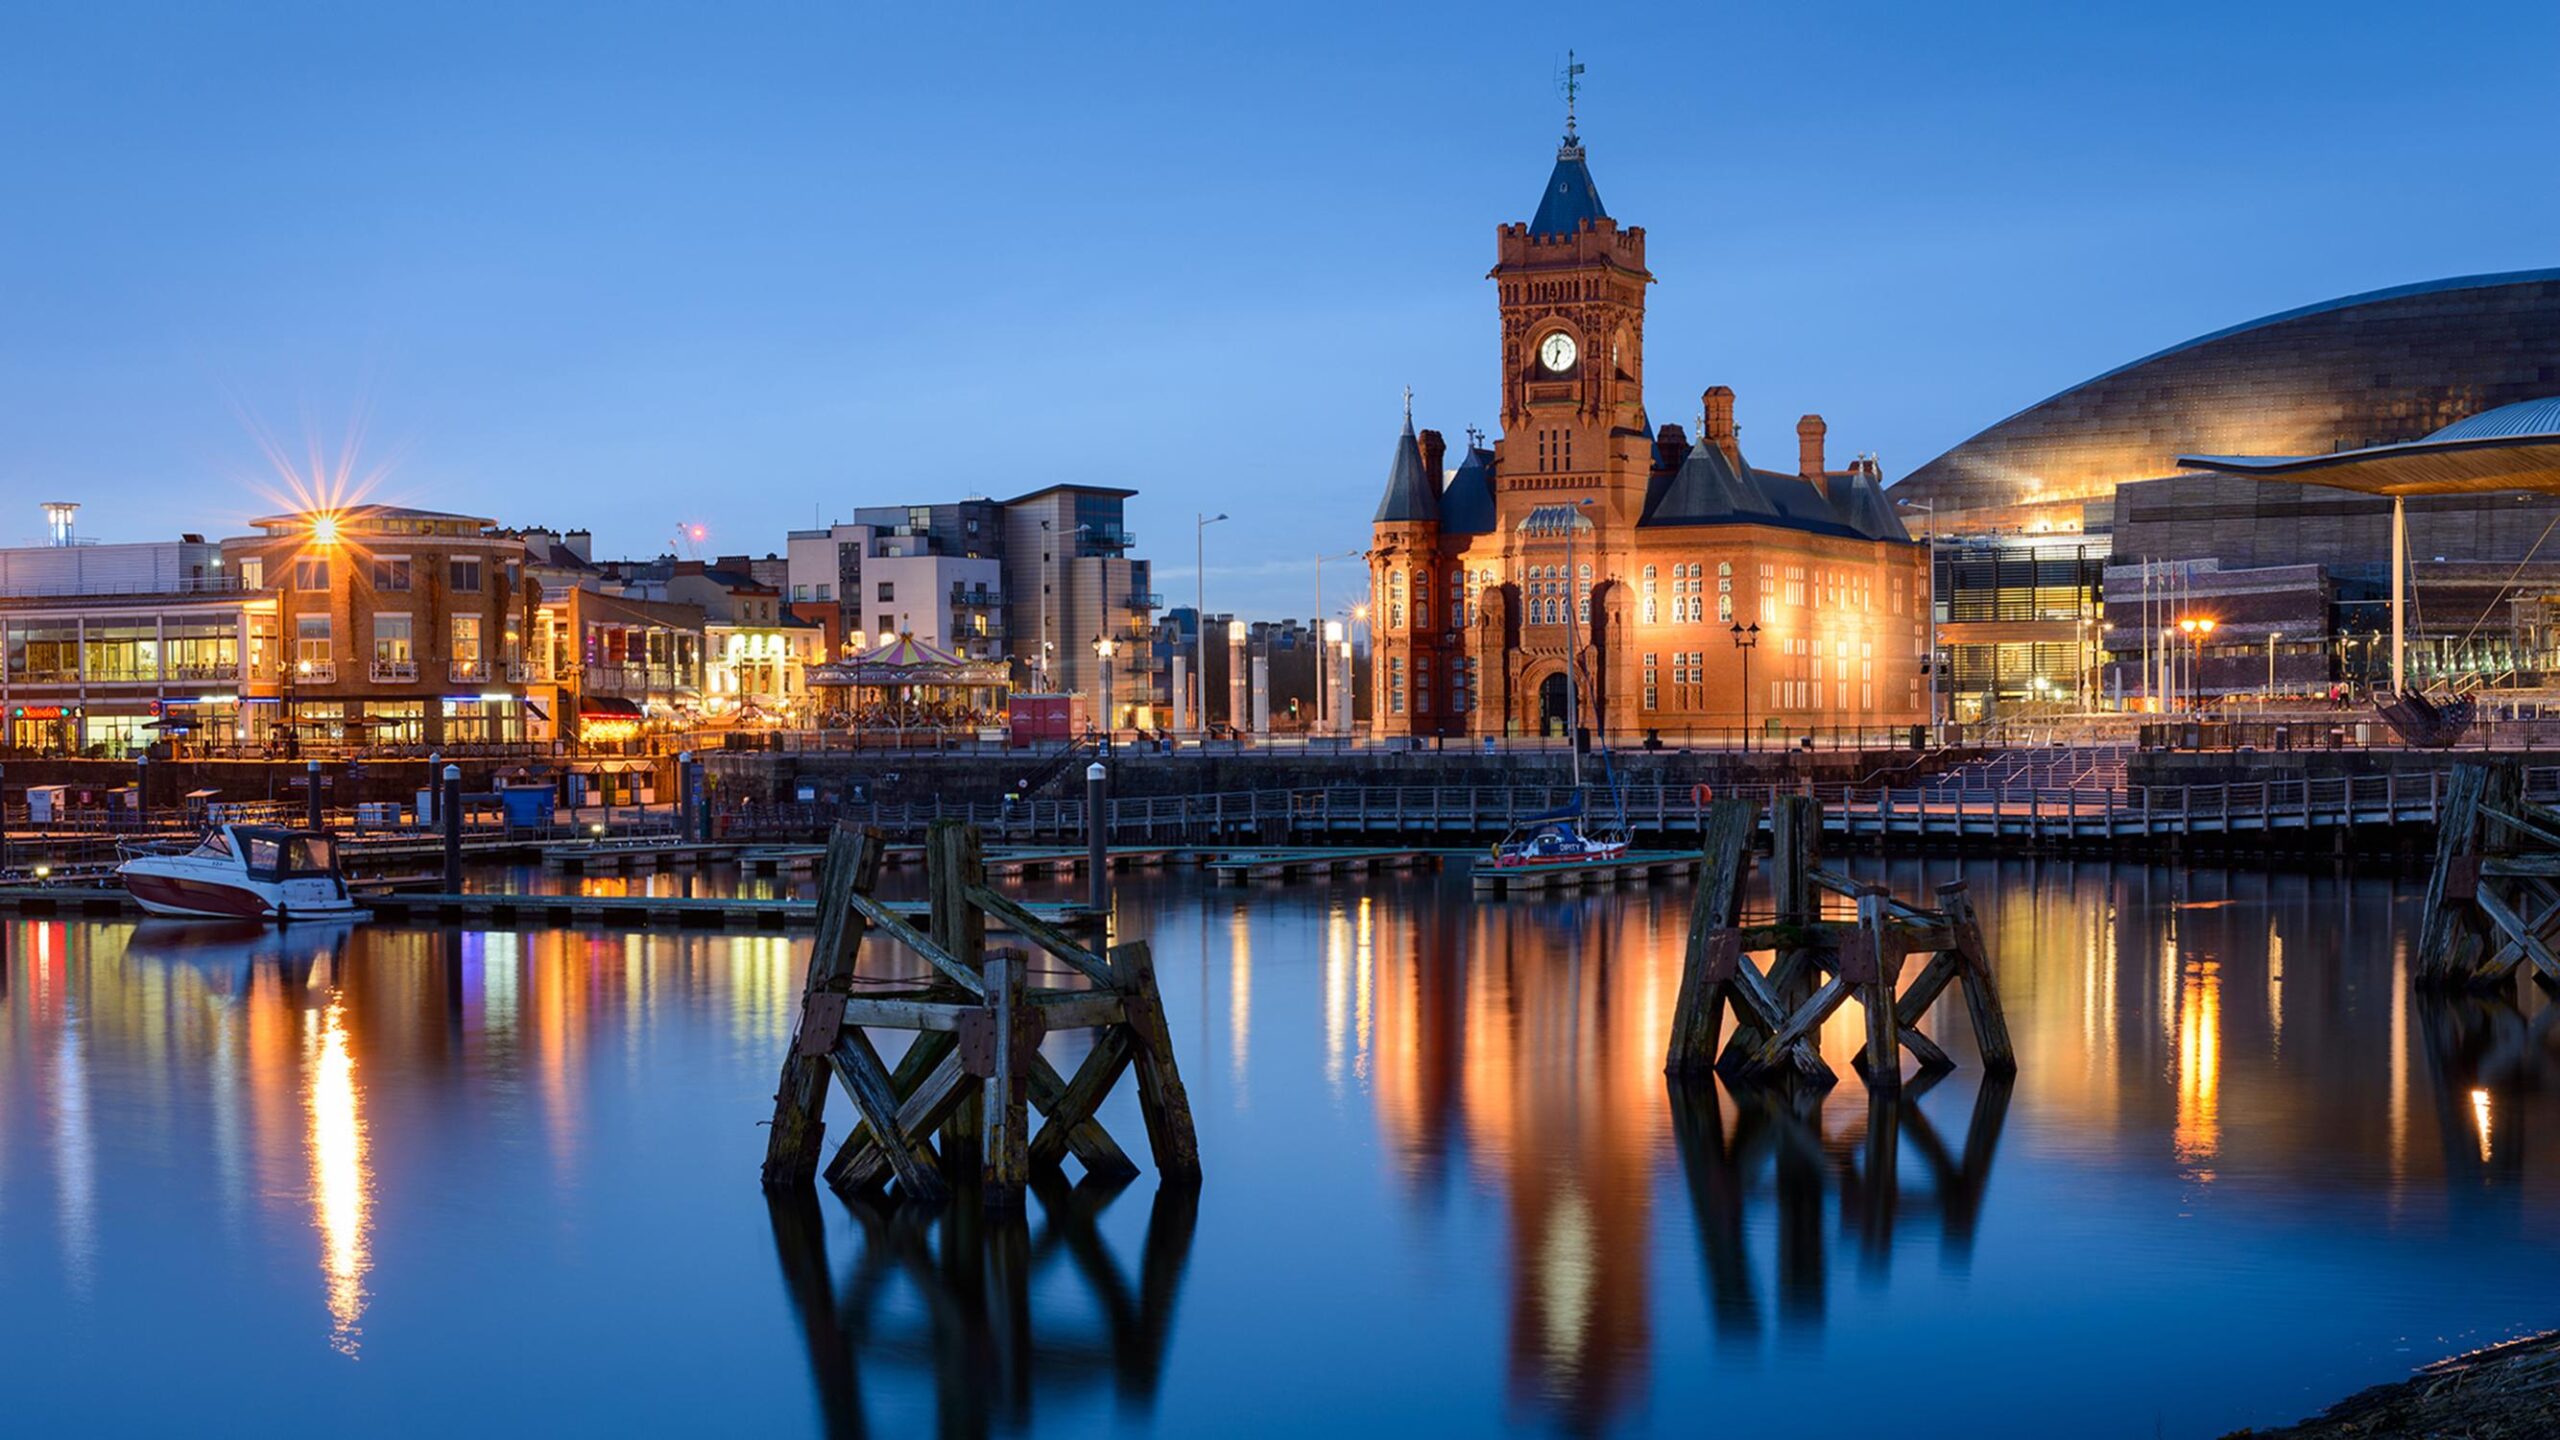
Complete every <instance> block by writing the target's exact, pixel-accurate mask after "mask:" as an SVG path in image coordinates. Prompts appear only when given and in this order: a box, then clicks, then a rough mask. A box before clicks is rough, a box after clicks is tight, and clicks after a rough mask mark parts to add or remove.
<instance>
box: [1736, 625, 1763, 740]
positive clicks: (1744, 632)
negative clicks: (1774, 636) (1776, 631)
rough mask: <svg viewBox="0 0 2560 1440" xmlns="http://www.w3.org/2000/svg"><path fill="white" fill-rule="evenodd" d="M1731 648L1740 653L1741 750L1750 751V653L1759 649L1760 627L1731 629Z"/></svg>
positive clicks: (1739, 626) (1737, 626) (1738, 626)
mask: <svg viewBox="0 0 2560 1440" xmlns="http://www.w3.org/2000/svg"><path fill="white" fill-rule="evenodd" d="M1733 648H1734V649H1736V650H1739V651H1741V652H1742V749H1743V753H1745V754H1748V753H1750V750H1751V652H1752V651H1754V650H1757V649H1759V648H1760V626H1759V624H1758V622H1756V621H1755V622H1753V623H1752V624H1751V625H1750V626H1749V627H1747V628H1746V627H1744V626H1741V625H1736V626H1734V627H1733Z"/></svg>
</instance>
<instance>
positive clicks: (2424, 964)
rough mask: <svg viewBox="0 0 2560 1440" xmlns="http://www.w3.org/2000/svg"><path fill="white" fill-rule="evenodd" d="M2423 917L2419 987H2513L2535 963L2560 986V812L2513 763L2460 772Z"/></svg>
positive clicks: (2448, 797) (2439, 834) (2441, 823)
mask: <svg viewBox="0 0 2560 1440" xmlns="http://www.w3.org/2000/svg"><path fill="white" fill-rule="evenodd" d="M2420 916H2421V918H2420V922H2419V925H2420V929H2419V932H2418V952H2417V974H2416V977H2415V978H2416V981H2417V983H2418V985H2419V986H2420V987H2421V988H2424V989H2443V990H2497V989H2504V988H2509V987H2511V986H2512V985H2513V983H2514V980H2515V977H2516V974H2517V971H2518V967H2520V966H2522V965H2525V964H2528V963H2530V964H2531V965H2532V967H2533V970H2534V973H2535V974H2536V975H2537V976H2538V977H2539V978H2540V979H2542V980H2543V981H2545V982H2547V983H2551V984H2560V953H2555V950H2560V808H2555V807H2553V806H2550V805H2545V804H2542V803H2540V802H2538V801H2534V800H2530V799H2527V798H2526V796H2525V786H2524V774H2523V771H2522V770H2521V769H2520V768H2519V767H2518V766H2516V765H2515V764H2514V763H2513V762H2499V763H2490V764H2473V763H2466V764H2463V765H2459V766H2456V767H2455V768H2454V771H2453V775H2452V779H2451V781H2450V783H2449V784H2448V786H2447V788H2446V794H2445V801H2444V809H2443V813H2442V814H2441V816H2440V817H2439V819H2438V823H2437V826H2436V859H2435V869H2434V871H2433V872H2432V873H2431V874H2430V875H2429V876H2428V879H2427V895H2426V901H2425V904H2424V908H2423V909H2422V910H2421V911H2420Z"/></svg>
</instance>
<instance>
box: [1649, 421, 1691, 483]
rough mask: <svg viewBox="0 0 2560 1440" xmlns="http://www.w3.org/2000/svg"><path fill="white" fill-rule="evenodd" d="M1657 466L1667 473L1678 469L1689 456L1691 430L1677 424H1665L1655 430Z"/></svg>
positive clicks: (1654, 446)
mask: <svg viewBox="0 0 2560 1440" xmlns="http://www.w3.org/2000/svg"><path fill="white" fill-rule="evenodd" d="M1653 450H1654V455H1655V457H1656V458H1655V462H1654V463H1655V467H1656V468H1657V469H1659V470H1660V471H1662V472H1663V473H1665V474H1668V473H1669V472H1671V471H1673V470H1677V469H1679V468H1680V466H1681V465H1682V464H1683V463H1684V462H1686V461H1687V460H1688V458H1689V432H1688V431H1686V430H1683V429H1681V428H1680V427H1679V426H1677V425H1665V426H1663V427H1662V428H1661V429H1660V430H1657V431H1655V432H1654V437H1653Z"/></svg>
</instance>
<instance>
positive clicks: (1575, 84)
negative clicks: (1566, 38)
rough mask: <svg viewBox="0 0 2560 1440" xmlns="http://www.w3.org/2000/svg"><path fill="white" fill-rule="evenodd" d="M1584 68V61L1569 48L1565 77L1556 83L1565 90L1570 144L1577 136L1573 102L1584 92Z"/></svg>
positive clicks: (1566, 125)
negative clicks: (1574, 126) (1577, 58)
mask: <svg viewBox="0 0 2560 1440" xmlns="http://www.w3.org/2000/svg"><path fill="white" fill-rule="evenodd" d="M1583 68H1584V67H1583V64H1582V62H1581V61H1579V60H1576V59H1574V58H1573V52H1572V51H1570V50H1567V51H1566V52H1564V78H1563V79H1561V80H1559V81H1557V82H1556V85H1557V88H1559V89H1561V90H1563V91H1564V138H1565V141H1566V143H1568V144H1570V143H1571V142H1572V141H1573V139H1574V138H1575V137H1574V129H1573V102H1574V100H1575V99H1576V98H1577V97H1579V96H1580V95H1581V94H1582V71H1583Z"/></svg>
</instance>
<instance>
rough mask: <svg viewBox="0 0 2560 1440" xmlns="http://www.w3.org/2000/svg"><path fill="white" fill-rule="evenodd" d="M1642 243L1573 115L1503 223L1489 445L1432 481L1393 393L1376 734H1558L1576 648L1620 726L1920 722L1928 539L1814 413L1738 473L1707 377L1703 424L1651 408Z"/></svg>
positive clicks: (1376, 566) (1377, 627) (1720, 392)
mask: <svg viewBox="0 0 2560 1440" xmlns="http://www.w3.org/2000/svg"><path fill="white" fill-rule="evenodd" d="M1644 240H1645V237H1644V231H1643V229H1642V228H1640V227H1635V226H1628V227H1624V228H1621V227H1620V226H1619V224H1618V222H1617V221H1616V220H1615V219H1613V218H1611V217H1610V215H1609V214H1608V212H1607V211H1606V210H1604V209H1603V208H1602V207H1601V203H1600V196H1599V193H1598V191H1597V189H1596V188H1595V187H1594V186H1593V184H1592V180H1591V172H1590V170H1589V168H1588V167H1587V166H1586V165H1585V163H1584V158H1583V151H1582V147H1581V145H1580V143H1579V141H1578V140H1577V139H1576V138H1575V137H1574V135H1573V134H1572V133H1571V132H1570V130H1568V132H1567V134H1566V137H1565V142H1564V144H1563V146H1562V147H1561V148H1560V149H1559V150H1558V151H1557V154H1556V165H1555V172H1554V174H1553V175H1552V176H1550V177H1549V179H1548V182H1547V189H1546V193H1545V195H1544V196H1543V197H1542V198H1541V200H1540V201H1539V204H1538V210H1537V214H1536V216H1535V218H1533V219H1531V220H1530V221H1529V223H1527V224H1525V225H1518V224H1513V225H1504V226H1502V227H1500V229H1499V231H1498V232H1497V237H1496V257H1495V264H1494V268H1493V275H1492V278H1493V280H1494V282H1495V287H1496V303H1497V305H1498V306H1499V309H1500V313H1501V322H1502V325H1501V336H1502V340H1501V352H1500V355H1499V357H1498V358H1499V364H1500V367H1501V394H1502V431H1503V433H1502V435H1501V437H1500V438H1498V439H1496V440H1495V441H1494V442H1493V445H1492V447H1491V448H1490V449H1487V448H1485V447H1483V446H1482V445H1480V444H1477V443H1474V442H1473V441H1472V440H1471V441H1470V443H1469V445H1468V447H1467V450H1466V453H1465V454H1464V455H1463V456H1462V457H1461V458H1460V460H1459V463H1458V465H1457V467H1456V469H1455V472H1454V473H1453V474H1448V475H1447V479H1446V481H1445V483H1444V480H1443V476H1444V473H1447V472H1445V471H1444V462H1445V459H1446V447H1445V445H1444V443H1443V441H1442V440H1441V437H1440V435H1439V434H1438V433H1437V432H1435V431H1430V430H1425V431H1422V432H1420V433H1419V434H1417V433H1416V432H1415V430H1414V428H1413V418H1412V415H1411V413H1410V412H1411V406H1410V402H1408V405H1407V414H1406V417H1405V427H1404V433H1403V435H1402V436H1401V437H1399V438H1398V440H1397V441H1396V450H1395V459H1394V462H1393V464H1392V466H1391V467H1390V469H1389V472H1388V478H1387V490H1386V496H1385V498H1384V499H1383V500H1382V501H1381V502H1380V504H1379V506H1378V512H1377V517H1376V522H1375V533H1374V539H1373V548H1372V549H1371V551H1370V555H1369V568H1370V586H1371V589H1370V600H1371V604H1372V607H1373V608H1372V617H1373V627H1374V628H1373V630H1372V634H1373V636H1374V640H1373V643H1372V648H1371V654H1372V664H1373V665H1374V667H1375V675H1374V679H1375V683H1376V691H1375V696H1376V698H1375V702H1374V709H1373V716H1374V720H1373V726H1374V729H1375V731H1376V733H1378V734H1381V735H1450V736H1470V735H1506V734H1508V735H1525V734H1556V733H1561V732H1562V730H1563V728H1564V726H1565V724H1566V717H1567V712H1568V708H1569V692H1568V686H1567V683H1566V666H1567V664H1568V663H1570V664H1571V665H1572V666H1573V667H1574V674H1575V676H1576V677H1577V679H1578V687H1579V702H1580V709H1581V720H1582V723H1583V724H1584V725H1585V726H1587V727H1589V728H1590V729H1591V730H1592V731H1593V732H1594V733H1595V734H1599V735H1604V736H1610V737H1616V738H1620V739H1637V738H1641V737H1642V736H1644V735H1645V734H1647V733H1648V732H1659V733H1660V734H1661V735H1662V736H1663V738H1664V739H1666V740H1673V739H1677V738H1680V737H1682V736H1683V735H1695V736H1697V737H1698V738H1701V739H1706V738H1713V737H1714V736H1716V735H1717V734H1719V733H1721V734H1724V735H1732V734H1735V733H1738V732H1739V731H1740V730H1741V729H1742V728H1743V727H1745V726H1746V725H1747V726H1748V727H1749V728H1750V729H1751V730H1753V731H1757V732H1762V733H1776V734H1797V733H1802V732H1804V731H1806V730H1808V729H1813V728H1823V729H1832V728H1861V729H1880V728H1883V727H1887V726H1899V725H1907V724H1912V723H1917V722H1920V721H1923V720H1926V719H1927V718H1928V699H1927V694H1926V689H1925V686H1924V685H1923V683H1922V671H1921V665H1920V660H1921V655H1922V652H1923V650H1924V648H1925V643H1926V616H1925V614H1924V609H1925V604H1926V595H1927V586H1928V572H1927V568H1926V567H1927V556H1926V553H1925V551H1924V549H1923V547H1922V546H1921V545H1919V544H1917V543H1915V542H1914V541H1913V540H1912V538H1911V536H1910V535H1909V534H1908V533H1907V532H1906V531H1905V530H1904V528H1903V526H1902V525H1901V523H1900V522H1899V521H1898V520H1897V519H1896V518H1895V517H1894V514H1893V510H1892V507H1891V505H1890V504H1889V503H1888V502H1887V501H1886V500H1885V498H1884V494H1883V486H1882V477H1881V476H1880V474H1879V473H1878V471H1877V468H1876V466H1875V464H1874V462H1873V461H1871V460H1865V459H1861V460H1858V461H1855V462H1853V463H1852V464H1851V465H1850V466H1849V468H1847V469H1845V470H1833V469H1830V468H1829V467H1828V463H1827V462H1826V460H1825V458H1824V455H1823V443H1824V431H1825V427H1824V425H1823V422H1822V419H1821V417H1820V416H1815V415H1808V416H1805V417H1804V418H1803V419H1802V420H1801V421H1799V422H1798V424H1797V427H1796V441H1797V453H1796V456H1795V459H1796V465H1795V468H1794V469H1792V470H1788V471H1773V470H1761V469H1756V468H1754V467H1753V466H1752V465H1751V464H1750V463H1749V462H1748V461H1746V460H1745V459H1744V458H1743V454H1742V447H1741V443H1740V441H1739V439H1738V436H1737V432H1736V430H1735V426H1734V420H1733V392H1732V391H1731V390H1728V389H1726V388H1724V387H1723V386H1716V387H1714V388H1712V389H1709V390H1707V391H1706V392H1705V394H1704V395H1703V396H1702V397H1701V399H1700V433H1699V434H1698V436H1697V437H1696V439H1695V441H1694V442H1693V441H1692V440H1691V439H1690V437H1689V436H1688V435H1686V434H1685V433H1684V432H1683V431H1682V429H1681V427H1679V426H1677V425H1664V426H1662V427H1660V428H1659V429H1656V428H1655V427H1654V426H1653V424H1652V423H1651V421H1650V420H1649V419H1648V418H1647V416H1646V412H1645V404H1644V302H1645V287H1647V286H1648V285H1651V284H1652V283H1653V275H1652V273H1651V272H1650V271H1648V270H1647V269H1646V268H1645V258H1644ZM1753 627H1757V628H1756V630H1755V629H1753ZM1737 628H1738V629H1739V631H1740V633H1739V634H1737V633H1736V632H1737ZM1737 641H1743V642H1749V643H1750V644H1751V648H1750V649H1749V650H1748V651H1747V652H1746V651H1745V650H1744V649H1743V648H1742V647H1741V646H1740V645H1738V644H1737ZM1746 654H1747V660H1748V664H1749V667H1750V668H1749V674H1750V688H1749V693H1748V694H1747V695H1746V693H1745V689H1744V684H1743V675H1744V665H1745V663H1746Z"/></svg>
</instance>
